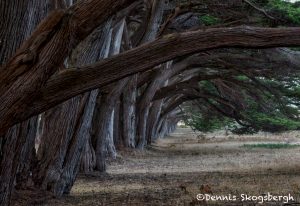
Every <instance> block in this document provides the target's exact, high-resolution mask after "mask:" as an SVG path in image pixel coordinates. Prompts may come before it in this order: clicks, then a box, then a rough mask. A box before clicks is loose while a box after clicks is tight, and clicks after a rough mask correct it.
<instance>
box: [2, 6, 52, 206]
mask: <svg viewBox="0 0 300 206" xmlns="http://www.w3.org/2000/svg"><path fill="white" fill-rule="evenodd" d="M50 5H51V4H47V1H46V0H43V1H35V0H30V1H20V0H12V1H8V2H4V1H1V2H0V14H1V15H0V30H1V32H0V65H1V64H2V65H4V64H5V63H6V62H7V61H8V59H9V58H10V57H11V56H12V55H13V54H14V53H15V51H16V49H17V48H18V47H19V46H20V45H21V43H22V42H23V41H24V40H25V39H26V38H27V37H28V36H29V35H30V34H31V33H32V31H33V30H34V28H35V27H36V25H37V24H38V23H39V22H40V21H41V19H42V18H43V17H44V16H45V15H46V14H47V12H48V11H49V7H48V6H50ZM12 19H13V20H14V21H12ZM1 69H2V71H4V69H5V68H1ZM1 69H0V70H1ZM36 123H37V117H32V118H31V119H30V120H26V121H24V122H22V123H20V124H17V125H15V126H13V127H11V128H10V129H9V130H8V132H7V133H6V134H5V135H3V137H2V138H1V137H0V182H1V184H0V205H9V204H10V197H11V194H12V190H13V187H14V181H15V178H16V177H17V178H16V183H17V186H18V188H20V187H26V186H28V184H27V183H28V179H29V175H30V173H31V170H32V163H33V161H34V157H35V149H34V142H35V137H36V129H37V125H36Z"/></svg>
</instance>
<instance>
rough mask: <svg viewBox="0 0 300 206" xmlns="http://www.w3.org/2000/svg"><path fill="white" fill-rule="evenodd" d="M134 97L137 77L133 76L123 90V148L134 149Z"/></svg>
mask: <svg viewBox="0 0 300 206" xmlns="http://www.w3.org/2000/svg"><path fill="white" fill-rule="evenodd" d="M136 97H137V75H134V76H133V77H132V78H131V79H130V80H129V82H128V83H127V85H126V87H125V88H124V92H123V98H122V100H123V101H122V105H123V110H122V111H123V114H120V115H122V117H123V119H122V120H123V127H122V129H123V130H122V135H123V145H124V147H128V148H134V147H135V132H136V130H135V129H136V127H135V125H136V120H135V114H136Z"/></svg>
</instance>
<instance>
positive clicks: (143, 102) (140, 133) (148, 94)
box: [137, 63, 171, 149]
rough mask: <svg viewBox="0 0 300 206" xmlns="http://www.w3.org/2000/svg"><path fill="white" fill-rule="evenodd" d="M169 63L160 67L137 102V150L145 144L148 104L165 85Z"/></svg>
mask: <svg viewBox="0 0 300 206" xmlns="http://www.w3.org/2000/svg"><path fill="white" fill-rule="evenodd" d="M170 66H171V63H167V64H165V65H162V68H161V69H159V70H158V71H157V73H156V76H155V77H154V79H153V81H152V82H151V83H150V84H149V85H148V87H147V88H146V90H145V91H144V93H143V95H142V96H141V97H140V99H139V102H138V111H137V115H138V124H137V140H138V146H137V147H138V148H139V149H142V148H143V147H144V146H145V144H146V131H147V120H148V115H149V110H150V106H151V105H150V103H151V101H152V99H153V97H154V95H155V93H156V91H157V90H158V89H159V88H160V87H162V86H163V85H164V84H165V80H166V78H165V76H168V73H169V72H168V70H170Z"/></svg>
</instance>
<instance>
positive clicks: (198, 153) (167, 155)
mask: <svg viewBox="0 0 300 206" xmlns="http://www.w3.org/2000/svg"><path fill="white" fill-rule="evenodd" d="M297 135H298V134H296V133H294V134H290V135H286V136H285V135H278V136H266V135H257V136H241V137H239V136H224V135H223V134H221V135H217V134H214V135H209V136H208V137H206V138H205V139H204V138H201V137H197V135H195V134H194V133H193V132H191V131H190V130H189V129H179V130H178V131H177V133H175V134H173V135H172V136H170V137H168V138H166V139H163V140H159V141H158V142H156V143H155V144H154V145H153V146H151V147H149V148H148V149H147V150H145V151H143V152H137V151H127V152H123V153H121V154H120V155H119V156H118V158H117V160H115V161H113V162H111V163H110V165H109V166H108V171H107V174H105V175H100V174H96V173H93V174H90V175H88V176H84V175H80V177H79V178H78V180H77V181H76V183H75V186H74V187H73V189H72V192H71V194H70V196H67V197H64V198H61V199H50V200H49V201H47V203H42V202H41V203H40V204H39V205H49V206H50V205H56V206H60V205H67V206H68V205H116V206H117V205H137V206H138V205H172V206H173V205H207V204H208V205H285V204H283V203H282V202H269V203H265V204H257V203H255V202H240V201H231V202H230V201H228V202H226V201H225V202H224V201H219V202H214V201H208V202H200V201H197V200H196V195H197V194H199V193H212V194H213V195H228V194H232V195H237V196H238V197H240V195H241V194H248V195H265V194H267V193H268V192H270V193H271V194H273V195H288V194H289V193H290V194H291V195H292V196H293V197H294V199H295V201H296V202H299V201H300V173H299V171H300V158H299V157H300V147H292V148H284V149H264V148H247V147H243V145H244V144H256V143H260V142H264V143H268V142H272V143H274V142H275V143H277V142H285V143H289V144H298V141H300V138H299V137H297ZM37 203H38V202H36V205H38V204H37ZM31 204H32V203H31ZM286 205H287V204H286ZM293 205H300V204H297V203H294V204H293Z"/></svg>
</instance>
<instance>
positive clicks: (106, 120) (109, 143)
mask: <svg viewBox="0 0 300 206" xmlns="http://www.w3.org/2000/svg"><path fill="white" fill-rule="evenodd" d="M127 81H128V79H124V80H121V81H119V82H118V83H117V85H115V86H114V87H113V89H112V91H111V92H110V93H109V94H103V95H102V96H101V103H100V109H99V110H100V112H101V113H100V116H99V119H98V120H97V121H98V123H96V124H97V125H96V128H97V129H96V169H97V170H98V171H100V172H104V171H105V170H106V163H105V159H106V157H107V153H110V155H116V153H115V148H114V142H113V134H112V133H111V130H113V115H114V114H113V113H114V112H113V111H114V107H115V102H116V101H117V99H118V98H120V95H121V92H122V89H123V88H124V86H125V85H126V83H127Z"/></svg>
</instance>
